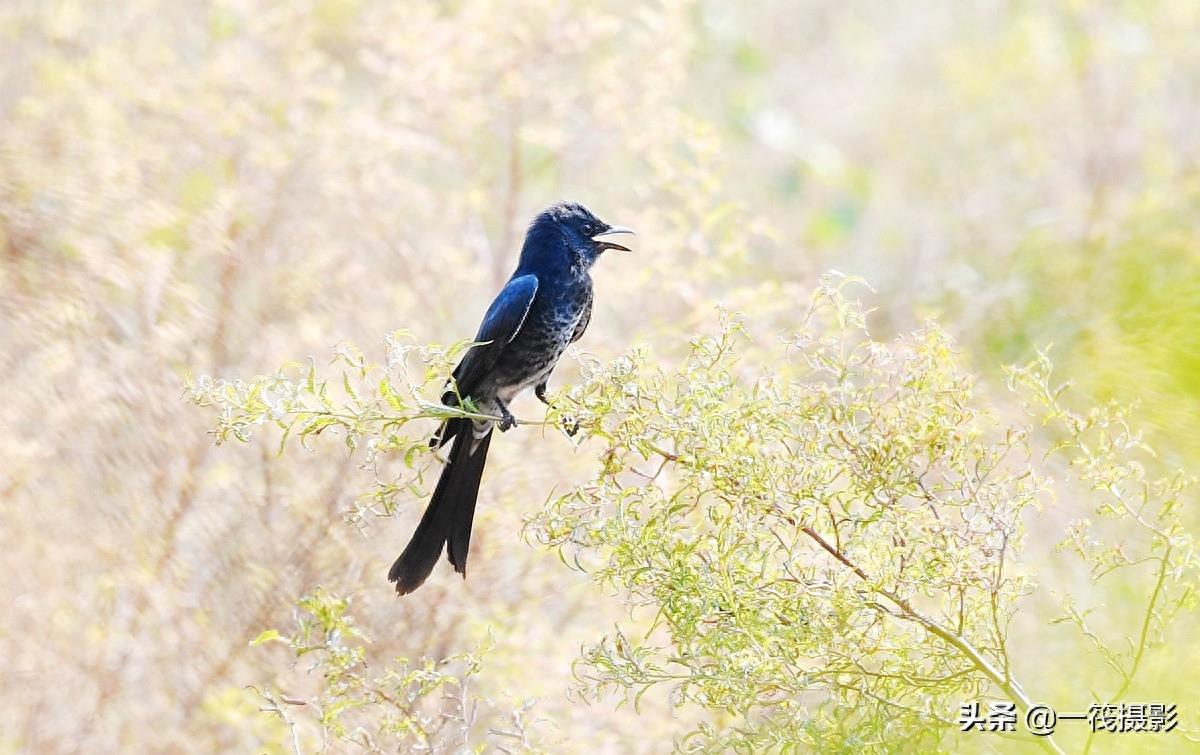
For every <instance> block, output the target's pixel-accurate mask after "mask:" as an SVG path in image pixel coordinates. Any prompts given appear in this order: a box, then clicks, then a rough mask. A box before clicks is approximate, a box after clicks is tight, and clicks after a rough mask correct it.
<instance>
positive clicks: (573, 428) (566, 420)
mask: <svg viewBox="0 0 1200 755" xmlns="http://www.w3.org/2000/svg"><path fill="white" fill-rule="evenodd" d="M562 426H563V432H564V433H566V434H567V437H568V438H574V437H575V434H576V433H578V432H579V420H577V419H575V418H574V417H563V418H562Z"/></svg>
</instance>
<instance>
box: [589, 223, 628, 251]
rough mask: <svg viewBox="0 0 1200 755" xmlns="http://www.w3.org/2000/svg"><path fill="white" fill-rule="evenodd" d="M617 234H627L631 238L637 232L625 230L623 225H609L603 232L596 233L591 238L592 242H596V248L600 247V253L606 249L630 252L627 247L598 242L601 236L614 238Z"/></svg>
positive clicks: (608, 242) (609, 242)
mask: <svg viewBox="0 0 1200 755" xmlns="http://www.w3.org/2000/svg"><path fill="white" fill-rule="evenodd" d="M619 233H628V234H629V235H631V236H636V235H637V232H636V231H634V230H633V229H632V228H626V227H625V226H623V225H610V226H609V227H608V228H605V229H604V230H603V231H600V233H597V234H596V235H595V236H592V240H593V241H596V246H598V247H600V251H602V252H603V251H604V250H606V249H619V250H621V251H622V252H628V251H630V249H629V247H627V246H621V245H620V244H614V243H613V242H611V241H598V239H599V238H600V237H601V236H615V235H617V234H619Z"/></svg>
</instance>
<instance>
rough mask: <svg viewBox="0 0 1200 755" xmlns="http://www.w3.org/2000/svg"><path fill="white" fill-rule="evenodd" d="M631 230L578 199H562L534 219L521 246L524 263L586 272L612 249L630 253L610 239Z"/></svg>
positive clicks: (625, 247) (631, 231)
mask: <svg viewBox="0 0 1200 755" xmlns="http://www.w3.org/2000/svg"><path fill="white" fill-rule="evenodd" d="M632 233H633V230H632V229H629V228H625V227H624V226H619V225H610V224H608V223H605V222H604V221H603V220H601V219H600V218H598V217H596V216H595V215H594V214H592V211H591V210H589V209H588V208H586V207H584V206H583V205H581V204H579V203H578V202H559V203H558V204H553V205H551V206H549V207H547V208H546V209H544V210H542V211H541V212H540V213H538V216H537V217H536V218H534V219H533V223H531V224H530V226H529V232H528V233H527V234H526V235H525V246H524V247H523V248H522V249H521V265H522V267H524V266H526V265H537V266H542V267H553V268H560V267H561V268H562V269H564V270H584V271H586V270H587V269H588V268H590V267H591V266H592V264H593V263H595V261H596V259H597V258H599V257H600V255H601V254H603V253H604V252H605V251H607V250H609V249H619V250H620V251H622V252H628V251H629V247H627V246H622V245H621V244H618V243H616V242H614V241H611V240H610V239H611V238H612V237H613V236H618V235H621V234H632Z"/></svg>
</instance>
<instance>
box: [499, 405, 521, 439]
mask: <svg viewBox="0 0 1200 755" xmlns="http://www.w3.org/2000/svg"><path fill="white" fill-rule="evenodd" d="M516 426H517V418H516V417H514V416H513V415H512V412H510V411H509V410H508V407H507V406H501V407H500V425H499V427H500V432H502V433H506V432H508V431H509V430H511V429H512V428H514V427H516Z"/></svg>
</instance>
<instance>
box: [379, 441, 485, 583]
mask: <svg viewBox="0 0 1200 755" xmlns="http://www.w3.org/2000/svg"><path fill="white" fill-rule="evenodd" d="M451 439H453V443H454V445H453V447H452V448H451V449H450V459H449V461H448V462H447V464H446V466H445V467H444V468H443V469H442V476H441V478H439V479H438V484H437V487H436V488H435V489H434V491H433V497H432V498H430V499H429V505H428V506H427V507H426V508H425V514H424V515H423V516H422V517H421V523H420V524H418V525H417V529H416V531H415V532H414V533H413V536H412V539H411V540H410V541H409V543H408V545H407V546H406V547H405V549H404V552H403V553H401V554H400V557H399V558H397V559H396V563H394V564H392V568H391V571H389V572H388V579H389V580H390V581H392V582H395V583H396V592H398V593H399V594H401V595H406V594H407V593H410V592H412V591H413V590H415V589H417V588H418V587H420V586H421V584H422V583H424V582H425V580H426V579H427V578H428V577H429V575H430V573H431V572H433V567H434V566H436V565H437V561H438V557H439V556H440V555H441V552H442V546H446V555H447V556H448V557H449V559H450V563H451V564H453V565H454V570H455V571H457V572H458V573H460V574H462V575H463V576H464V577H465V576H466V573H467V550H468V548H469V547H470V544H471V524H472V520H473V519H474V517H475V500H476V498H477V497H478V496H479V481H480V479H481V478H482V477H483V467H484V462H485V461H486V460H487V451H488V445H489V444H490V443H491V440H492V434H491V432H489V433H488V434H487V435H485V436H484V437H483V438H482V439H480V440H478V441H476V440H475V437H474V428H473V425H472V423H471V421H470V420H468V419H455V420H450V421H449V422H448V423H447V425H446V427H444V428H443V431H442V436H441V441H442V443H445V442H449V441H450V440H451Z"/></svg>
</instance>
